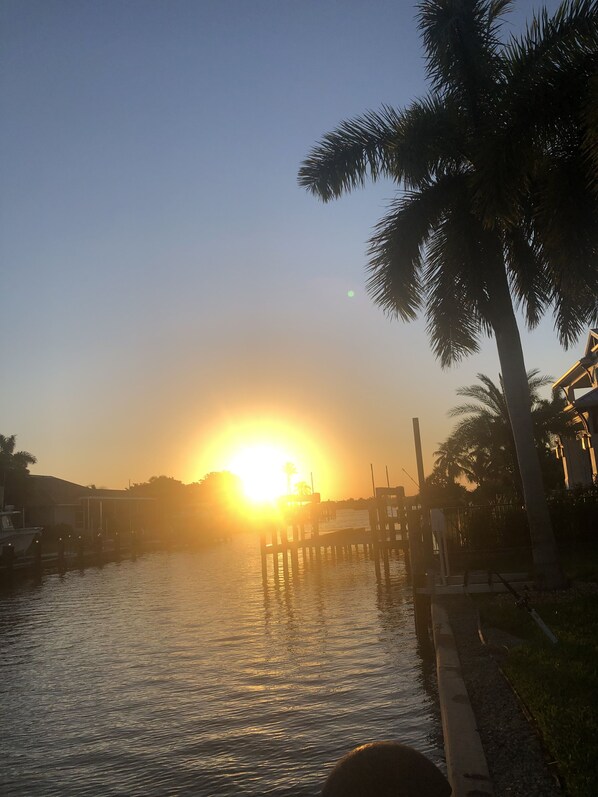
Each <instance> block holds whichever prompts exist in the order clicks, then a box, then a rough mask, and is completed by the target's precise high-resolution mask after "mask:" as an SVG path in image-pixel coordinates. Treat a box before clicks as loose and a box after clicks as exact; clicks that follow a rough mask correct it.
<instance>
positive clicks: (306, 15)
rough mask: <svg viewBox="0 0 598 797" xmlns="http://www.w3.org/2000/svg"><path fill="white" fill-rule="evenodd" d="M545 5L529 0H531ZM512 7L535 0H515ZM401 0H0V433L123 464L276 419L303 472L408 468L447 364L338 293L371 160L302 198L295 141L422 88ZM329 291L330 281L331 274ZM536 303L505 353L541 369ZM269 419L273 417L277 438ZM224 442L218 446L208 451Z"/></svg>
mask: <svg viewBox="0 0 598 797" xmlns="http://www.w3.org/2000/svg"><path fill="white" fill-rule="evenodd" d="M547 5H548V8H549V9H554V8H556V5H557V4H556V3H555V2H550V3H548V4H547ZM515 6H516V11H515V13H512V14H511V15H510V16H509V25H508V28H507V30H508V29H509V28H510V29H512V30H513V31H514V32H515V31H517V30H519V29H521V26H522V23H523V20H524V19H525V18H526V17H529V16H530V13H531V9H532V8H537V7H538V4H537V3H532V2H517V3H516V4H515ZM414 16H415V9H414V5H413V3H411V2H404V1H403V0H399V1H398V2H397V1H396V0H395V1H394V2H390V0H376V2H366V0H360V1H358V0H343V2H340V0H195V2H190V1H189V0H135V1H134V2H132V1H131V0H118V2H114V1H113V0H101V2H100V1H97V2H94V1H92V0H41V2H36V1H34V0H1V2H0V105H1V107H2V116H1V119H0V180H1V182H0V184H1V186H2V191H1V197H0V202H1V205H0V257H1V261H2V312H1V314H0V358H1V363H2V372H3V387H2V392H1V397H0V419H1V428H0V432H1V433H3V434H17V438H18V440H17V442H18V447H19V448H24V449H26V450H29V451H31V452H32V453H34V454H35V455H36V456H37V457H38V464H37V465H36V466H35V467H34V469H33V472H36V473H45V474H53V475H56V476H60V477H62V478H66V479H70V480H73V481H78V482H80V483H84V484H86V483H91V482H94V483H96V484H98V485H100V484H102V485H106V486H113V487H124V486H126V484H127V482H128V480H129V479H130V480H131V481H133V482H138V481H145V480H146V479H148V478H149V477H150V476H152V475H159V474H166V475H170V476H174V477H176V478H179V479H181V480H182V481H185V482H189V481H193V480H195V479H198V478H201V477H202V476H203V475H204V474H205V473H207V472H208V471H210V470H217V469H221V468H223V467H226V465H227V463H228V460H227V456H228V455H229V453H230V451H229V448H230V445H229V447H228V448H226V446H223V445H222V439H223V438H222V436H223V435H226V434H228V435H229V437H228V438H227V439H228V440H230V434H231V430H233V432H234V431H235V430H240V432H239V433H240V434H241V437H243V439H249V438H250V437H251V438H252V439H253V441H254V442H255V441H257V440H258V439H259V438H260V435H261V437H262V438H263V439H266V438H268V439H272V438H273V437H276V436H278V439H279V442H280V443H281V445H282V446H283V447H284V448H285V451H288V452H289V456H291V457H293V458H294V459H295V460H296V461H297V463H298V466H299V471H300V473H299V475H300V476H303V477H305V478H307V477H308V474H309V472H310V471H312V472H313V473H314V478H315V480H316V488H318V487H319V488H321V489H322V492H323V493H324V495H325V496H326V497H338V498H340V497H345V496H348V495H354V496H359V495H367V494H368V493H369V490H370V470H369V466H370V462H373V463H374V465H375V468H376V470H377V476H378V481H379V482H383V481H384V479H385V477H384V478H383V471H384V466H385V465H388V467H389V470H390V476H391V481H392V482H394V483H405V485H406V486H410V483H409V481H408V479H407V477H406V476H405V475H404V473H403V472H402V469H403V468H405V469H406V470H407V471H408V472H409V473H411V474H412V475H415V458H414V454H413V445H412V428H411V419H412V417H413V416H419V418H420V424H421V428H422V437H423V443H424V457H425V461H426V467H427V470H429V469H430V468H431V466H432V451H433V450H434V449H435V447H436V445H437V443H439V442H440V441H442V440H443V439H444V438H445V437H446V436H447V434H448V433H449V431H450V428H451V421H450V420H449V419H448V418H447V415H446V413H447V410H448V409H449V408H450V407H451V406H453V405H454V404H455V403H456V401H457V399H456V397H455V389H456V388H457V387H458V386H460V385H465V384H470V383H472V382H473V381H474V380H475V374H476V373H477V372H479V371H482V372H485V373H487V374H489V375H491V376H493V377H496V376H497V374H498V360H497V356H496V352H495V345H494V341H492V340H487V341H485V342H484V344H483V347H482V351H481V352H480V354H478V355H476V356H474V357H471V358H470V359H469V360H467V361H466V362H465V363H464V364H462V365H461V366H460V367H459V368H455V369H452V370H449V371H442V370H441V369H440V367H439V365H438V363H437V362H436V361H435V360H434V359H433V357H432V355H431V354H430V351H429V346H428V340H427V337H426V334H425V329H424V323H423V322H417V323H414V324H411V325H403V324H401V323H399V322H391V321H389V320H388V319H387V318H385V316H384V315H383V314H382V313H381V312H380V311H379V310H378V309H377V308H375V307H374V306H373V305H372V304H371V302H370V301H369V299H368V298H367V296H366V295H365V293H364V281H365V277H364V265H365V262H366V254H365V252H366V246H367V239H368V237H369V235H370V232H371V228H372V226H373V224H374V223H375V221H376V220H377V219H378V218H379V217H380V216H381V215H382V214H383V212H384V206H385V202H386V201H387V200H388V199H390V198H392V196H393V195H394V188H393V186H392V185H390V184H380V185H377V186H375V187H369V188H367V189H366V190H364V191H360V192H357V193H355V194H353V195H351V196H348V197H346V198H343V199H341V200H339V201H337V202H334V203H331V204H329V205H322V204H321V203H319V202H318V201H317V200H315V199H314V198H313V197H311V196H309V195H308V194H307V193H305V192H304V191H303V190H302V189H300V188H299V187H298V186H297V170H298V168H299V165H300V163H301V160H302V159H303V158H304V157H305V155H306V154H307V153H308V151H309V149H310V148H311V147H312V145H313V144H314V143H315V142H316V141H317V140H318V139H319V138H320V137H321V135H322V134H324V133H325V132H327V131H328V130H330V129H332V128H334V127H335V126H336V125H337V124H338V122H340V121H341V120H343V119H345V118H347V117H351V116H355V115H358V114H360V113H362V112H363V111H365V110H367V109H372V108H374V109H375V108H378V107H379V106H380V105H381V104H383V103H388V104H391V105H395V106H397V107H400V106H403V105H405V104H407V103H409V102H410V100H412V99H413V98H414V97H416V96H419V95H421V94H422V93H424V92H425V90H426V85H425V81H424V63H423V60H422V53H421V47H420V41H419V35H418V32H417V28H416V24H415V20H414ZM349 290H352V291H354V292H355V295H354V296H353V297H352V298H349V296H348V291H349ZM583 343H584V341H583V340H582V341H580V342H579V345H578V348H576V349H573V350H572V351H570V352H568V353H567V352H563V351H562V350H561V349H560V347H559V345H558V342H557V340H556V336H555V334H554V332H553V330H552V321H551V319H548V320H547V321H546V322H545V323H544V324H543V325H542V327H541V328H540V329H539V330H537V331H536V332H535V333H534V334H533V335H528V334H526V335H524V347H525V351H526V358H527V364H528V367H529V368H532V367H537V368H540V370H541V371H542V372H544V373H549V374H552V375H554V376H558V375H560V374H561V373H562V372H563V371H564V370H566V369H567V368H568V367H569V365H570V363H572V362H573V361H574V360H575V359H577V357H578V355H579V353H580V352H581V349H582V347H583ZM291 438H292V439H291ZM225 448H226V451H225Z"/></svg>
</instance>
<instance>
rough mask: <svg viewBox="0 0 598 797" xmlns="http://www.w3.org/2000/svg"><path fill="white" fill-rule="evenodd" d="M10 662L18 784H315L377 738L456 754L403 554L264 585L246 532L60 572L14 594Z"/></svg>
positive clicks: (0, 653) (275, 788)
mask: <svg viewBox="0 0 598 797" xmlns="http://www.w3.org/2000/svg"><path fill="white" fill-rule="evenodd" d="M344 522H345V523H346V525H348V526H351V525H358V524H356V523H353V522H351V518H350V517H348V518H347V519H345V521H344ZM0 665H1V666H0V727H1V733H0V736H1V740H2V741H1V744H2V760H1V763H0V793H1V794H2V795H4V797H9V796H10V795H19V797H21V795H23V796H24V795H27V797H38V796H39V795H60V796H61V797H71V795H72V796H73V797H75V796H76V797H85V795H94V797H95V796H96V795H102V796H103V795H122V796H123V797H125V796H126V797H133V796H135V797H154V795H155V796H156V797H167V796H168V795H205V796H209V797H219V796H222V797H229V795H230V796H231V797H232V795H255V796H256V797H258V796H259V795H289V797H290V796H291V795H293V796H294V797H302V796H303V795H305V797H307V796H308V795H310V796H312V795H317V794H318V792H319V789H320V788H321V785H322V782H323V780H324V777H325V774H326V772H327V771H328V770H329V768H330V767H331V765H332V763H333V762H334V761H335V760H336V759H337V758H338V757H339V756H341V755H342V754H344V753H345V752H347V751H348V750H350V749H351V748H352V747H354V746H356V745H358V744H361V743H364V742H366V741H373V740H376V739H390V738H392V739H398V740H401V741H403V742H406V743H407V744H410V745H413V746H414V747H416V748H417V749H419V750H420V751H422V752H423V753H425V754H427V755H428V756H429V757H430V758H432V760H434V761H436V762H439V761H441V756H442V754H441V751H440V749H439V738H440V731H439V720H438V716H437V713H436V709H435V705H434V701H433V698H432V697H431V696H430V694H429V692H428V691H427V686H428V681H429V679H431V678H432V676H431V674H430V671H429V669H428V668H427V667H424V666H423V665H422V662H421V660H420V659H419V657H418V654H417V650H416V642H415V638H414V632H413V620H412V607H411V603H410V595H409V589H408V588H407V587H406V585H405V574H404V566H403V563H402V561H400V560H394V561H392V562H391V583H390V585H388V584H383V585H379V584H377V582H376V577H375V570H374V565H373V563H372V562H370V561H367V560H366V559H364V558H363V557H359V558H355V557H354V558H353V561H351V562H340V563H330V562H328V563H324V565H323V566H322V567H321V568H320V569H317V568H316V567H315V563H314V567H311V568H310V567H306V568H305V569H303V568H301V569H300V570H299V572H298V573H297V574H296V575H295V577H294V578H292V579H291V580H290V581H289V582H288V583H286V584H285V582H284V581H283V580H281V581H280V583H279V584H278V585H275V584H274V583H270V584H269V586H268V588H267V589H266V590H265V589H264V587H263V584H262V577H261V568H260V559H259V549H258V543H257V540H255V539H253V538H247V537H242V538H240V539H238V540H235V541H234V542H233V543H231V544H230V545H225V546H220V547H217V548H214V549H210V550H205V551H200V552H182V553H155V554H151V555H145V556H143V557H141V558H139V559H137V561H134V562H131V561H122V562H120V563H114V564H107V565H105V566H104V567H103V568H101V569H99V568H98V569H88V570H86V571H84V572H79V571H72V572H69V573H67V574H66V575H65V576H63V577H60V576H58V575H56V576H46V577H45V578H44V580H43V583H41V584H37V585H35V584H20V585H16V586H15V587H14V588H11V589H5V590H4V591H3V592H2V593H0Z"/></svg>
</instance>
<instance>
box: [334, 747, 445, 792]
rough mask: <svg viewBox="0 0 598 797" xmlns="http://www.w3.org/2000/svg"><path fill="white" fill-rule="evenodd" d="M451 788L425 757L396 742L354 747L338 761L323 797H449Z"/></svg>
mask: <svg viewBox="0 0 598 797" xmlns="http://www.w3.org/2000/svg"><path fill="white" fill-rule="evenodd" d="M450 793H451V787H450V785H449V782H448V780H447V779H446V778H445V777H444V775H443V774H442V772H441V771H440V770H439V769H438V768H437V767H436V766H435V765H434V764H433V763H432V762H431V761H430V760H429V759H427V758H426V757H425V756H424V755H422V754H421V753H418V752H417V751H416V750H412V749H411V748H410V747H406V746H405V745H404V744H399V743H398V742H374V743H373V744H364V745H363V746H362V747H356V748H355V750H352V751H351V752H350V753H349V754H348V755H346V756H344V757H343V758H341V759H340V761H338V763H337V764H336V766H335V767H334V769H333V770H332V772H331V773H330V775H329V776H328V778H327V779H326V783H325V784H324V788H323V789H322V797H449V795H450Z"/></svg>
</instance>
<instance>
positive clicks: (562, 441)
mask: <svg viewBox="0 0 598 797" xmlns="http://www.w3.org/2000/svg"><path fill="white" fill-rule="evenodd" d="M553 388H554V389H560V390H562V391H563V392H564V394H565V397H566V399H567V406H566V408H565V411H566V412H568V413H570V415H571V416H572V418H573V419H574V421H575V422H576V424H577V427H578V428H577V430H576V432H575V433H574V434H572V435H570V436H567V437H561V438H559V440H558V443H557V447H556V454H557V456H558V457H559V459H560V460H561V462H562V464H563V472H564V476H565V484H566V486H567V488H571V487H575V486H578V485H582V486H589V485H591V484H595V483H596V482H598V467H597V463H596V460H597V454H596V451H597V450H598V329H591V330H590V333H589V335H588V341H587V344H586V348H585V352H584V354H583V356H582V357H580V359H579V360H578V361H577V362H576V363H575V364H574V365H573V366H572V367H571V368H569V370H568V371H567V372H566V373H565V374H563V375H562V376H561V377H560V378H559V379H557V381H556V382H555V383H554V385H553Z"/></svg>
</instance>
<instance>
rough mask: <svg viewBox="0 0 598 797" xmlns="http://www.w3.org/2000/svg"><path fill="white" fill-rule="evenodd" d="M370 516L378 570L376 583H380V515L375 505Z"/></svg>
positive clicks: (375, 563) (373, 550) (370, 510)
mask: <svg viewBox="0 0 598 797" xmlns="http://www.w3.org/2000/svg"><path fill="white" fill-rule="evenodd" d="M369 516H370V534H371V535H372V557H373V559H374V567H375V568H376V581H380V580H381V579H382V573H381V571H380V549H379V546H378V515H377V512H376V507H375V506H373V505H370V507H369Z"/></svg>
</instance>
